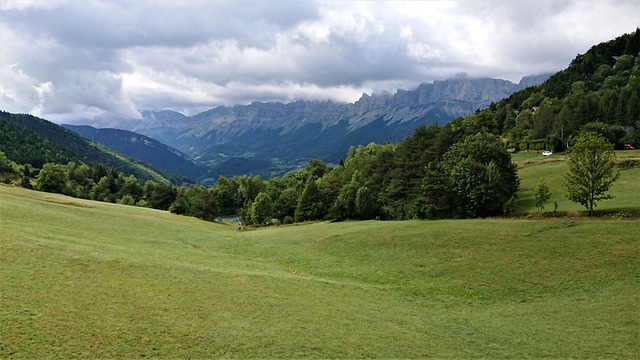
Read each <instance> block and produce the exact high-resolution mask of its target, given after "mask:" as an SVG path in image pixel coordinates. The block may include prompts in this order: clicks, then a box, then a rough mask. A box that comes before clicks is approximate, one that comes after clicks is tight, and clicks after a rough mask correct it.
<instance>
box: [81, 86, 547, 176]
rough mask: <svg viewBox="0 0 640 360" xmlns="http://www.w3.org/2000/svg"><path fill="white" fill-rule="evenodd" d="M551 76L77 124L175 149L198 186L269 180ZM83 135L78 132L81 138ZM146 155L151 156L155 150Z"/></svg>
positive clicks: (397, 138) (461, 112) (408, 131)
mask: <svg viewBox="0 0 640 360" xmlns="http://www.w3.org/2000/svg"><path fill="white" fill-rule="evenodd" d="M550 75H551V74H543V75H535V76H527V77H524V78H522V80H521V81H520V82H519V83H518V84H514V83H512V82H510V81H508V80H501V79H492V78H480V79H474V78H456V79H449V80H443V81H435V82H433V83H423V84H421V85H420V86H418V88H416V89H413V90H402V89H399V90H397V91H396V92H395V93H390V92H381V93H374V94H372V95H368V94H363V95H362V97H361V98H360V99H359V100H358V101H356V102H355V103H342V102H335V101H295V102H290V103H263V102H253V103H251V104H249V105H235V106H231V107H228V106H219V107H215V108H212V109H210V110H208V111H205V112H202V113H199V114H196V115H194V116H185V115H183V114H180V113H177V112H174V111H169V110H163V111H143V112H142V119H122V118H115V117H107V116H102V117H95V118H93V119H86V120H83V121H81V122H78V123H82V124H84V125H90V126H92V127H96V128H117V129H122V130H128V131H132V132H136V133H139V134H143V135H145V136H147V137H150V138H153V139H156V140H158V141H160V142H162V143H164V144H167V145H169V146H171V147H174V148H175V149H177V150H179V152H181V153H184V154H186V155H188V156H190V157H192V158H193V159H195V160H196V161H197V163H199V164H202V165H205V166H207V167H208V168H209V169H211V171H210V172H209V173H208V174H207V175H201V176H200V177H199V178H198V180H205V181H206V180H207V179H204V178H203V177H202V176H205V177H207V178H209V179H208V180H209V181H215V180H216V179H217V177H218V176H220V175H224V176H234V175H241V174H246V173H252V174H254V175H256V174H257V175H262V176H264V177H269V176H276V175H282V174H283V173H286V172H287V171H290V170H292V169H295V168H297V167H300V166H303V165H304V164H305V163H306V162H308V160H310V159H312V158H316V159H321V160H323V161H325V162H328V163H337V162H339V160H340V159H341V158H342V157H344V156H346V153H347V151H348V149H349V148H350V147H351V146H358V145H365V144H368V143H370V142H377V143H384V142H398V141H400V140H402V139H403V138H405V137H406V136H409V135H411V134H412V133H413V131H414V130H415V128H416V127H418V126H420V125H423V124H425V125H430V124H434V123H438V124H440V125H444V124H446V123H448V122H449V121H451V120H453V119H454V118H457V117H464V116H467V115H469V114H471V113H473V112H475V111H476V110H478V109H481V108H484V107H487V106H489V105H490V104H491V103H492V102H496V101H499V100H501V99H503V98H505V97H508V96H509V95H511V94H513V93H514V92H516V91H519V90H521V89H524V88H526V87H529V86H534V85H538V84H540V83H542V82H543V81H545V80H546V79H547V78H549V76H550ZM70 128H71V129H72V130H74V131H75V130H78V131H80V129H74V128H72V127H70ZM88 130H89V129H87V128H84V132H85V134H86V133H87V131H88ZM94 133H95V132H94ZM125 138H126V136H125ZM130 138H131V137H130ZM130 138H129V139H130ZM111 139H113V137H111ZM93 140H95V141H98V142H101V143H103V144H105V145H107V146H115V145H114V144H113V143H110V144H106V143H105V142H106V141H107V139H103V140H100V139H99V138H97V137H94V138H93ZM129 142H130V141H129ZM116 148H117V149H119V150H120V151H123V152H125V153H126V154H128V155H130V156H132V157H136V158H139V157H140V156H141V155H140V154H138V155H135V154H133V153H129V152H126V151H125V150H124V149H123V148H124V146H121V147H120V148H118V147H116ZM147 149H148V150H149V151H156V150H157V147H156V148H154V147H149V148H147ZM156 165H158V164H156ZM158 166H159V165H158ZM196 167H197V165H196ZM180 173H181V174H183V175H185V176H189V175H186V173H184V172H180ZM190 176H193V174H191V175H190Z"/></svg>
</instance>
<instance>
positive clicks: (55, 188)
mask: <svg viewBox="0 0 640 360" xmlns="http://www.w3.org/2000/svg"><path fill="white" fill-rule="evenodd" d="M36 180H37V182H36V189H37V190H40V191H46V192H52V193H60V194H66V195H69V175H68V174H67V171H66V166H64V165H60V164H52V163H47V164H44V166H43V167H42V170H40V173H39V174H38V177H37V179H36Z"/></svg>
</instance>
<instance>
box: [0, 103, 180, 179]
mask: <svg viewBox="0 0 640 360" xmlns="http://www.w3.org/2000/svg"><path fill="white" fill-rule="evenodd" d="M0 128H1V129H2V132H1V133H0V140H1V141H0V150H1V151H3V152H5V154H6V155H7V157H8V158H9V159H11V160H13V161H16V162H18V163H28V164H31V165H33V166H35V167H41V166H42V165H43V164H44V163H47V162H56V163H67V162H69V161H76V162H87V163H93V164H102V165H105V166H108V167H113V168H115V169H116V170H118V171H120V172H123V173H125V174H127V175H134V176H136V178H138V179H139V180H153V181H159V182H164V181H167V179H168V178H173V180H174V181H175V180H176V179H175V176H171V175H170V174H163V175H161V174H160V173H158V172H157V171H155V170H152V169H150V168H149V167H147V166H145V165H144V164H142V163H135V162H133V161H131V160H130V159H127V158H126V157H124V156H122V155H119V154H116V153H115V152H113V151H111V150H110V149H107V148H105V147H104V146H102V145H99V144H96V143H93V142H90V141H89V140H87V139H85V138H83V137H81V136H80V135H78V134H76V133H74V132H73V131H71V130H67V129H65V128H63V127H62V126H59V125H56V124H54V123H52V122H50V121H47V120H44V119H40V118H37V117H35V116H32V115H25V114H11V113H7V112H0Z"/></svg>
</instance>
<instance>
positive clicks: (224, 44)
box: [0, 0, 640, 120]
mask: <svg viewBox="0 0 640 360" xmlns="http://www.w3.org/2000/svg"><path fill="white" fill-rule="evenodd" d="M634 13H640V4H639V3H637V2H636V1H598V2H595V1H579V0H571V1H552V0H521V1H506V0H495V1H483V2H477V1H459V2H449V1H408V2H403V1H388V2H387V1H365V2H350V1H328V2H327V1H318V2H314V1H294V0H291V1H287V0H271V1H257V0H255V1H253V0H241V1H231V0H228V1H213V2H212V1H205V0H201V1H199V0H196V1H188V2H175V1H168V0H166V1H164V0H163V1H150V0H118V1H115V0H112V1H97V0H91V1H80V0H69V1H56V0H50V1H18V0H7V1H5V2H3V3H2V4H0V43H1V44H2V46H0V80H1V81H0V109H3V110H8V111H15V112H29V113H34V114H36V115H39V116H43V117H46V118H50V119H53V120H59V119H69V118H74V117H76V118H82V117H92V116H95V115H100V114H105V113H108V114H114V115H117V116H122V117H139V113H138V110H146V109H173V110H177V111H181V112H183V113H185V114H194V113H196V112H198V111H202V110H206V109H208V108H211V107H214V106H217V105H233V104H237V103H243V104H244V103H250V102H252V101H284V102H286V101H293V100H300V99H317V100H324V99H332V100H336V101H355V100H357V98H358V97H359V96H360V95H361V94H362V93H363V92H368V93H370V92H371V91H372V90H374V89H376V90H379V89H386V90H390V91H393V90H394V89H395V88H411V87H415V86H417V85H418V84H419V83H420V82H430V81H434V80H439V79H445V78H449V77H454V76H456V74H459V73H467V74H468V76H472V77H478V76H491V77H501V78H506V79H509V80H512V81H518V80H519V78H520V77H522V76H524V75H529V74H534V73H541V72H552V71H553V72H555V71H558V70H560V69H562V68H564V67H566V66H567V65H568V64H569V62H570V61H571V60H572V59H573V58H574V57H575V55H576V54H578V53H584V52H585V51H586V50H588V48H589V47H590V46H592V45H594V44H596V43H599V42H601V41H606V40H609V39H611V38H614V37H616V36H619V35H621V34H622V33H625V32H630V31H633V30H635V28H636V26H637V21H636V19H634V18H633V17H632V16H629V14H634Z"/></svg>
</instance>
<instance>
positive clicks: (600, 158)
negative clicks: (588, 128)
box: [564, 132, 619, 215]
mask: <svg viewBox="0 0 640 360" xmlns="http://www.w3.org/2000/svg"><path fill="white" fill-rule="evenodd" d="M614 159H615V153H614V152H613V144H611V143H609V142H607V140H606V139H605V138H604V137H603V136H602V135H600V134H598V133H595V132H586V133H584V134H582V135H581V136H580V137H579V138H578V139H577V140H576V142H575V144H574V145H573V147H572V148H571V152H570V160H569V172H568V173H567V175H566V177H565V182H564V186H565V189H566V190H567V197H568V198H569V199H570V200H571V201H573V202H577V203H579V204H581V205H583V206H584V207H585V208H586V209H587V210H588V211H589V215H592V214H593V208H594V207H595V206H596V202H597V201H599V200H606V199H612V198H613V196H611V195H609V194H607V191H608V190H609V187H611V185H612V184H613V182H614V181H616V179H617V178H618V176H619V172H618V169H617V167H616V166H615V164H614V163H613V160H614Z"/></svg>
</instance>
